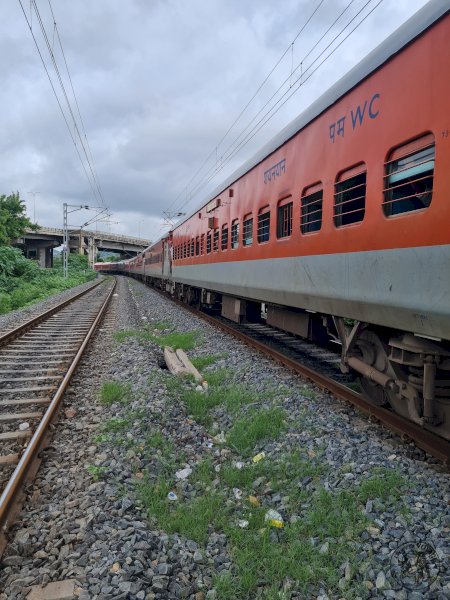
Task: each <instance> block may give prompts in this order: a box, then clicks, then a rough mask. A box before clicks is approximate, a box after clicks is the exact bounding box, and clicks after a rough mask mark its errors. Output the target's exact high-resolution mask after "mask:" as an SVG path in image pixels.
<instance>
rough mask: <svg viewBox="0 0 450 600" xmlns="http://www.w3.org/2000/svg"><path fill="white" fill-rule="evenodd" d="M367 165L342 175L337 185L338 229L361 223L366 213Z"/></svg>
mask: <svg viewBox="0 0 450 600" xmlns="http://www.w3.org/2000/svg"><path fill="white" fill-rule="evenodd" d="M366 179H367V170H366V165H365V164H360V165H358V166H357V167H354V168H353V169H349V170H348V171H345V172H344V173H341V175H340V176H339V179H338V180H337V181H336V184H335V188H334V189H335V193H334V224H335V225H336V227H342V226H343V225H351V224H352V223H360V222H361V221H362V220H363V219H364V214H365V211H366Z"/></svg>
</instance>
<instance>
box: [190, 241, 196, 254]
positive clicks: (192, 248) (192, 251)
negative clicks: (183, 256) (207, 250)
mask: <svg viewBox="0 0 450 600" xmlns="http://www.w3.org/2000/svg"><path fill="white" fill-rule="evenodd" d="M194 245H195V242H194V238H192V240H191V256H194Z"/></svg>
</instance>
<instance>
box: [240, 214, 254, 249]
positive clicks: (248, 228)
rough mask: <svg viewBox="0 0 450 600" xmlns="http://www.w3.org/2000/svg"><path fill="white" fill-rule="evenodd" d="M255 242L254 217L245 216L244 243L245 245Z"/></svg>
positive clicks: (243, 225)
mask: <svg viewBox="0 0 450 600" xmlns="http://www.w3.org/2000/svg"><path fill="white" fill-rule="evenodd" d="M252 242H253V219H252V218H251V217H249V218H246V219H245V218H244V222H243V224H242V243H243V245H244V246H251V245H252Z"/></svg>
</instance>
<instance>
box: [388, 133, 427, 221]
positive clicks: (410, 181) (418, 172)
mask: <svg viewBox="0 0 450 600" xmlns="http://www.w3.org/2000/svg"><path fill="white" fill-rule="evenodd" d="M389 158H390V160H389V161H388V162H387V163H386V165H385V176H384V201H383V210H384V214H385V215H386V216H387V217H391V216H393V215H399V214H401V213H405V212H411V211H413V210H420V209H421V208H428V207H429V206H430V204H431V197H432V195H433V175H434V137H433V134H431V133H430V134H429V135H427V136H424V137H422V138H420V139H418V140H415V141H414V142H411V143H409V144H405V145H404V146H402V147H400V148H397V149H396V150H394V151H393V152H392V153H391V155H390V157H389Z"/></svg>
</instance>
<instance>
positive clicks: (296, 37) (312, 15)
mask: <svg viewBox="0 0 450 600" xmlns="http://www.w3.org/2000/svg"><path fill="white" fill-rule="evenodd" d="M324 1H325V0H320V1H319V4H318V5H317V6H316V8H315V9H314V11H313V12H312V13H311V15H310V16H309V18H308V19H307V20H306V22H305V23H304V24H303V25H302V27H301V28H300V30H299V31H298V33H297V35H296V36H295V38H294V39H293V40H292V42H291V43H290V44H289V46H288V47H287V48H286V50H285V51H284V52H283V54H282V55H281V56H280V58H279V59H278V60H277V62H276V63H275V65H274V66H273V67H272V69H271V70H270V71H269V73H268V74H267V75H266V77H265V78H264V80H263V81H262V83H261V84H260V85H259V87H258V89H257V90H256V92H255V93H254V94H253V96H252V97H251V98H250V100H249V101H248V102H247V104H246V105H245V106H244V108H243V109H242V110H241V111H240V113H239V114H238V116H237V117H236V119H235V120H234V121H233V123H232V124H231V125H230V127H229V128H228V130H227V131H226V132H225V134H224V135H223V136H222V138H221V139H220V141H219V142H218V143H217V144H216V145H215V146H214V148H213V149H212V150H211V152H210V153H209V154H208V156H207V157H206V158H205V160H204V161H203V163H202V165H201V166H200V167H199V168H198V170H197V171H196V172H195V173H194V175H192V177H191V178H190V179H189V181H188V182H187V184H186V185H185V186H184V187H183V190H185V189H187V186H188V185H189V184H190V183H191V182H192V181H193V180H194V179H195V177H197V175H198V174H199V173H200V172H201V170H202V169H203V167H204V166H205V165H206V164H207V162H208V160H209V159H210V158H211V156H213V155H214V153H215V152H216V151H217V148H219V146H220V145H221V144H222V143H223V142H224V141H225V139H226V138H227V136H228V134H229V133H230V131H231V130H232V129H233V127H234V126H235V125H236V123H238V121H239V120H240V118H241V117H242V115H243V114H244V113H245V111H246V110H247V108H248V107H249V106H250V104H251V103H252V102H253V100H254V99H255V98H256V96H257V95H258V94H259V92H260V91H261V89H262V88H263V87H264V85H265V84H266V83H267V81H268V80H269V78H270V76H271V75H272V74H273V72H274V71H275V69H276V68H277V67H278V65H279V64H280V63H281V61H282V60H283V58H284V57H285V56H286V54H287V53H288V52H289V50H290V49H291V48H292V47H293V46H294V44H295V42H296V41H297V39H298V38H299V37H300V35H301V34H302V32H303V31H304V29H305V28H306V27H307V26H308V25H309V23H310V21H311V20H312V18H313V17H314V15H315V14H316V13H317V11H318V10H319V8H320V7H321V6H322V4H323V3H324ZM352 2H354V0H351V2H350V4H351V3H352ZM182 193H183V191H181V192H180V193H179V194H178V196H177V197H176V198H175V199H174V201H173V202H172V203H171V204H170V205H169V208H168V210H170V208H171V207H172V206H173V205H174V204H175V203H176V202H177V200H178V198H179V197H180V196H181V194H182Z"/></svg>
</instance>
